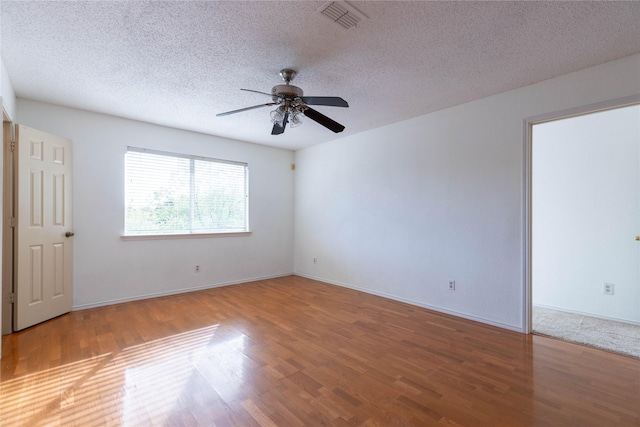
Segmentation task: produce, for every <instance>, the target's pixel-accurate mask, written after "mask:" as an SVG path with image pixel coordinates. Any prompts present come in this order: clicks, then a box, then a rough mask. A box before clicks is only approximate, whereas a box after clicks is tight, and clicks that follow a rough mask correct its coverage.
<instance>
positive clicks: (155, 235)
mask: <svg viewBox="0 0 640 427" xmlns="http://www.w3.org/2000/svg"><path fill="white" fill-rule="evenodd" d="M129 152H134V153H145V154H152V155H159V156H167V157H173V158H179V159H187V160H190V161H191V162H193V161H195V160H200V161H205V162H211V163H222V164H230V165H236V166H242V167H244V189H245V190H244V192H245V230H243V231H206V232H189V233H160V232H149V233H144V234H142V233H136V234H127V232H126V228H125V227H124V226H123V232H122V234H121V236H120V238H121V239H122V240H164V239H192V238H208V237H238V236H249V235H251V229H250V228H249V205H250V204H249V200H250V197H249V164H248V163H246V162H239V161H234V160H225V159H217V158H213V157H204V156H197V155H191V154H184V153H175V152H170V151H162V150H155V149H149V148H141V147H133V146H127V149H126V152H125V164H126V155H127V154H128V153H129ZM123 175H124V177H125V178H124V180H125V182H124V193H125V194H126V188H127V182H126V166H125V170H124V174H123ZM191 185H193V181H192V182H191ZM190 192H193V188H190ZM126 206H127V201H126V198H125V199H124V206H123V207H124V209H123V214H124V216H123V225H124V224H126V218H127V208H126Z"/></svg>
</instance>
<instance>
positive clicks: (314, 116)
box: [304, 108, 344, 133]
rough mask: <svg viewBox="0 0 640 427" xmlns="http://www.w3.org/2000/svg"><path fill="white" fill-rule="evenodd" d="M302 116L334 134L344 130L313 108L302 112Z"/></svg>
mask: <svg viewBox="0 0 640 427" xmlns="http://www.w3.org/2000/svg"><path fill="white" fill-rule="evenodd" d="M304 115H305V116H307V117H309V118H310V119H311V120H313V121H315V122H317V123H319V124H321V125H322V126H324V127H326V128H327V129H329V130H331V131H333V132H335V133H338V132H342V131H343V130H344V126H342V125H341V124H340V123H338V122H336V121H334V120H332V119H330V118H329V117H327V116H325V115H324V114H322V113H319V112H317V111H316V110H314V109H313V108H307V109H306V110H304Z"/></svg>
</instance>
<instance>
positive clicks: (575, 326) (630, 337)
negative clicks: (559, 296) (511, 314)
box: [531, 306, 640, 358]
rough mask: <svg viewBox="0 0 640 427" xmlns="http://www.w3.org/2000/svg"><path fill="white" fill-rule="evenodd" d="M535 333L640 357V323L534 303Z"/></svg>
mask: <svg viewBox="0 0 640 427" xmlns="http://www.w3.org/2000/svg"><path fill="white" fill-rule="evenodd" d="M531 325H532V329H533V333H534V334H540V335H547V336H550V337H553V338H559V339H562V340H565V341H572V342H575V343H579V344H585V345H589V346H592V347H597V348H600V349H603V350H608V351H613V352H616V353H622V354H625V355H628V356H632V357H637V358H640V325H632V324H629V323H624V322H616V321H614V320H605V319H599V318H596V317H589V316H583V315H581V314H573V313H567V312H565V311H558V310H552V309H548V308H542V307H535V306H534V307H533V311H532V324H531Z"/></svg>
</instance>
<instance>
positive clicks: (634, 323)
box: [531, 304, 640, 326]
mask: <svg viewBox="0 0 640 427" xmlns="http://www.w3.org/2000/svg"><path fill="white" fill-rule="evenodd" d="M531 306H532V307H539V308H548V309H549V310H555V311H562V312H564V313H570V314H578V315H580V316H587V317H595V318H596V319H602V320H612V321H614V322H620V323H626V324H628V325H634V326H640V322H636V321H635V320H627V319H620V318H618V317H609V316H603V315H601V314H594V313H587V312H583V311H576V310H569V309H567V308H561V307H554V306H552V305H544V304H531Z"/></svg>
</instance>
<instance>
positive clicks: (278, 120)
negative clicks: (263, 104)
mask: <svg viewBox="0 0 640 427" xmlns="http://www.w3.org/2000/svg"><path fill="white" fill-rule="evenodd" d="M284 113H285V108H284V106H283V105H280V106H278V108H276V109H275V110H273V111H272V112H271V123H273V124H274V125H275V124H277V125H278V126H282V121H283V120H284Z"/></svg>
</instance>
